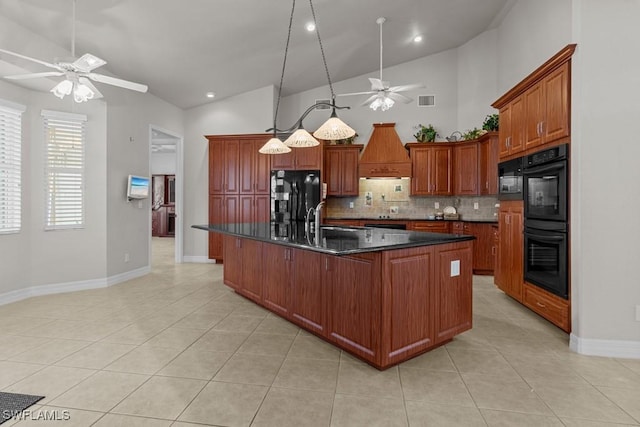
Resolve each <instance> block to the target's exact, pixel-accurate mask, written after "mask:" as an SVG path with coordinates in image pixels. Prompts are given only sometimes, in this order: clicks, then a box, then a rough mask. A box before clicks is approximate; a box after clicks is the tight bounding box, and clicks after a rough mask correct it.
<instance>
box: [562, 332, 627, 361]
mask: <svg viewBox="0 0 640 427" xmlns="http://www.w3.org/2000/svg"><path fill="white" fill-rule="evenodd" d="M569 348H570V349H571V350H572V351H575V352H576V353H579V354H585V355H588V356H603V357H617V358H621V359H640V341H620V340H599V339H591V338H580V337H578V336H576V335H574V334H571V335H570V337H569Z"/></svg>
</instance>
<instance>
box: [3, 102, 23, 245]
mask: <svg viewBox="0 0 640 427" xmlns="http://www.w3.org/2000/svg"><path fill="white" fill-rule="evenodd" d="M24 111H25V107H24V106H22V105H18V104H14V103H10V102H8V101H3V100H0V234H9V233H18V232H19V231H20V228H21V217H22V187H21V185H22V183H21V175H22V113H23V112H24Z"/></svg>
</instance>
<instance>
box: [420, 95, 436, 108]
mask: <svg viewBox="0 0 640 427" xmlns="http://www.w3.org/2000/svg"><path fill="white" fill-rule="evenodd" d="M434 105H436V96H435V95H418V107H433V106H434Z"/></svg>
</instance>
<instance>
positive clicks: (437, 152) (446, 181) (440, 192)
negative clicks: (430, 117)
mask: <svg viewBox="0 0 640 427" xmlns="http://www.w3.org/2000/svg"><path fill="white" fill-rule="evenodd" d="M406 146H409V156H410V157H411V169H412V173H411V195H412V196H445V195H451V194H452V190H453V186H452V184H453V182H452V179H451V166H452V160H453V159H452V157H453V150H452V148H451V146H450V145H449V144H446V145H439V144H414V143H409V144H406V145H405V147H406Z"/></svg>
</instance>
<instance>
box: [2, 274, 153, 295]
mask: <svg viewBox="0 0 640 427" xmlns="http://www.w3.org/2000/svg"><path fill="white" fill-rule="evenodd" d="M150 272H151V268H150V267H149V266H146V267H142V268H138V269H136V270H131V271H127V272H125V273H120V274H116V275H115V276H110V277H102V278H99V279H91V280H80V281H77V282H66V283H53V284H49V285H38V286H31V287H28V288H24V289H17V290H15V291H10V292H6V293H4V294H0V305H5V304H10V303H12V302H16V301H20V300H23V299H27V298H31V297H38V296H42V295H51V294H61V293H65V292H75V291H86V290H89V289H98V288H105V287H107V286H112V285H116V284H118V283H122V282H126V281H127V280H131V279H135V278H136V277H140V276H144V275H145V274H149V273H150Z"/></svg>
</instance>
